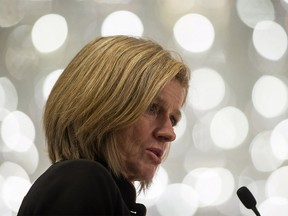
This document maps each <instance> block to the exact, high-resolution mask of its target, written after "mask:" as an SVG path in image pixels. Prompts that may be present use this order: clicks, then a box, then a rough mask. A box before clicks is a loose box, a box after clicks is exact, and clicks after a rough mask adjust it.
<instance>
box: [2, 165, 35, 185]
mask: <svg viewBox="0 0 288 216" xmlns="http://www.w3.org/2000/svg"><path fill="white" fill-rule="evenodd" d="M0 176H2V178H3V179H4V180H5V179H7V178H8V177H10V176H18V177H20V178H23V179H25V180H27V181H30V178H29V176H28V174H27V172H26V171H25V170H24V169H23V168H22V167H21V166H19V165H18V164H16V163H12V162H9V161H5V162H3V163H2V164H1V166H0Z"/></svg>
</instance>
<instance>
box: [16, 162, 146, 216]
mask: <svg viewBox="0 0 288 216" xmlns="http://www.w3.org/2000/svg"><path fill="white" fill-rule="evenodd" d="M135 200H136V191H135V188H134V186H133V185H132V183H130V182H127V181H125V180H123V179H119V178H116V177H115V176H112V175H111V173H110V172H109V171H108V170H107V168H106V167H104V166H103V165H102V164H100V163H99V162H95V161H89V160H82V159H81V160H66V161H62V162H58V163H55V164H53V165H52V166H50V167H49V168H48V169H47V171H46V172H44V173H43V174H42V175H41V176H40V177H39V178H38V179H37V180H36V181H35V183H34V184H33V185H32V187H31V188H30V190H29V192H28V193H27V195H26V196H25V197H24V199H23V201H22V204H21V206H20V209H19V212H18V216H24V215H29V216H36V215H39V216H40V215H43V216H56V215H139V216H140V215H141V216H142V215H145V214H146V208H145V206H144V205H142V204H137V203H135Z"/></svg>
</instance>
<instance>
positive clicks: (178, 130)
mask: <svg viewBox="0 0 288 216" xmlns="http://www.w3.org/2000/svg"><path fill="white" fill-rule="evenodd" d="M181 113H182V114H181V116H182V117H181V120H180V121H179V122H178V124H177V125H176V127H175V128H174V132H175V134H176V139H175V142H176V141H177V140H179V139H181V137H182V136H183V135H184V133H185V131H186V127H187V121H186V116H185V113H184V112H181Z"/></svg>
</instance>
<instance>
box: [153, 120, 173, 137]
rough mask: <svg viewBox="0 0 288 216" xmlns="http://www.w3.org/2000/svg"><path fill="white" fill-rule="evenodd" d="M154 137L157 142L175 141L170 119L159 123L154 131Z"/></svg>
mask: <svg viewBox="0 0 288 216" xmlns="http://www.w3.org/2000/svg"><path fill="white" fill-rule="evenodd" d="M155 136H156V138H157V139H158V140H161V141H164V142H172V141H174V140H175V139H176V134H175V132H174V128H173V126H172V123H171V121H170V119H167V120H165V121H161V123H159V126H158V127H157V129H156V131H155Z"/></svg>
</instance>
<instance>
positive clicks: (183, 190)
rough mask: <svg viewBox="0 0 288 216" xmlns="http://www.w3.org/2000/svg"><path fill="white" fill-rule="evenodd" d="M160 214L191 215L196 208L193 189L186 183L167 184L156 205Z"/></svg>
mask: <svg viewBox="0 0 288 216" xmlns="http://www.w3.org/2000/svg"><path fill="white" fill-rule="evenodd" d="M156 207H157V209H158V211H159V212H160V214H161V215H171V216H172V215H181V216H193V215H194V214H195V212H196V211H197V209H198V198H197V194H196V192H195V190H194V189H193V188H192V187H190V186H188V185H186V184H179V183H175V184H171V185H168V187H167V188H166V190H165V191H164V193H163V194H162V196H161V197H160V199H159V200H158V202H157V205H156Z"/></svg>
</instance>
